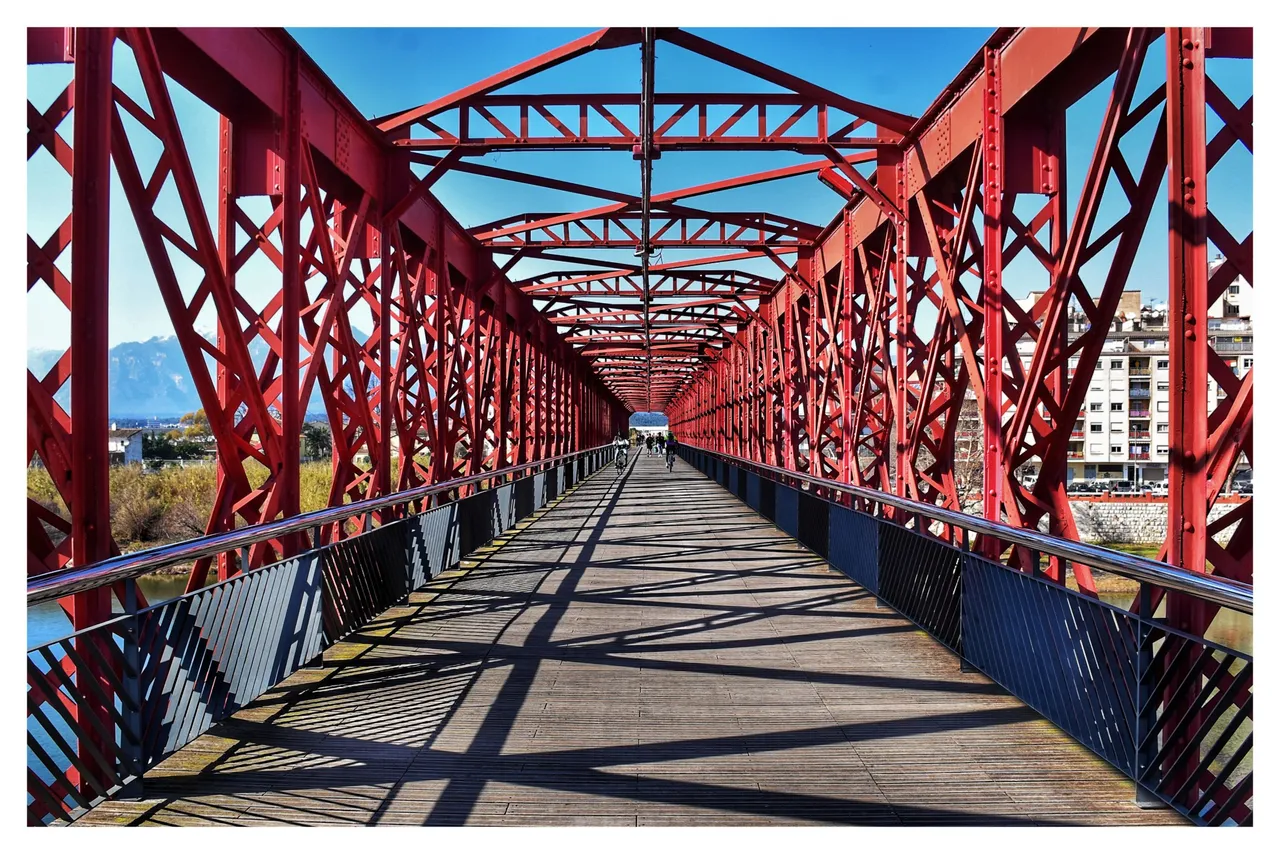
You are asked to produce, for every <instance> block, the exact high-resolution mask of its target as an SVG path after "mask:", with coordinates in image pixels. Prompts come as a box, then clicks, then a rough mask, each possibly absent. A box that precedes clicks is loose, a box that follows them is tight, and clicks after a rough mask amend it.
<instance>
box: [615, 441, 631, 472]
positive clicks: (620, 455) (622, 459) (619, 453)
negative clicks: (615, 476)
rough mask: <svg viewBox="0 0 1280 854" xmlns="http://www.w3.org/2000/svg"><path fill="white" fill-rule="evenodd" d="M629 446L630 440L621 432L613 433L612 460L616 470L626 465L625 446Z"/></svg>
mask: <svg viewBox="0 0 1280 854" xmlns="http://www.w3.org/2000/svg"><path fill="white" fill-rule="evenodd" d="M629 447H631V442H630V441H628V439H627V437H626V436H623V435H622V434H621V433H615V434H614V437H613V461H614V463H616V464H617V466H618V470H619V471H621V470H622V469H623V468H625V467H626V465H627V448H629Z"/></svg>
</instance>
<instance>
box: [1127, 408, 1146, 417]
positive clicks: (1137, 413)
mask: <svg viewBox="0 0 1280 854" xmlns="http://www.w3.org/2000/svg"><path fill="white" fill-rule="evenodd" d="M1150 417H1151V410H1150V409H1130V410H1129V418H1130V419H1134V418H1150Z"/></svg>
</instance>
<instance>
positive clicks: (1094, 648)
mask: <svg viewBox="0 0 1280 854" xmlns="http://www.w3.org/2000/svg"><path fill="white" fill-rule="evenodd" d="M963 606H964V608H963V610H964V614H963V619H962V628H961V632H962V636H963V638H964V658H965V660H966V661H967V662H969V663H970V664H971V665H972V666H974V667H976V668H978V669H979V670H981V671H982V672H983V673H985V674H986V675H988V676H990V677H991V678H992V679H993V680H995V681H996V682H997V683H999V684H1000V685H1001V686H1002V687H1004V688H1005V689H1006V690H1008V691H1009V693H1011V694H1013V695H1014V696H1016V697H1018V698H1019V699H1021V700H1022V701H1023V702H1025V703H1026V704H1027V705H1028V706H1030V707H1031V708H1033V709H1035V710H1036V711H1037V712H1039V713H1040V714H1042V715H1044V717H1046V718H1048V719H1049V720H1050V721H1052V722H1053V723H1055V724H1056V725H1058V726H1059V727H1061V728H1062V729H1063V730H1065V731H1066V732H1067V733H1069V734H1070V735H1072V736H1073V737H1075V738H1076V739H1077V740H1079V741H1080V742H1081V743H1083V744H1085V745H1086V746H1088V747H1089V748H1090V749H1092V750H1093V751H1094V752H1095V753H1097V754H1098V755H1100V756H1102V757H1103V758H1104V759H1106V760H1107V761H1109V762H1111V763H1112V764H1113V765H1115V766H1116V767H1118V768H1120V769H1121V770H1123V771H1124V772H1125V773H1127V774H1128V775H1129V776H1131V777H1132V776H1133V775H1134V773H1135V767H1136V764H1135V755H1134V744H1135V727H1136V715H1137V712H1136V705H1135V703H1136V697H1137V671H1136V667H1135V665H1136V662H1137V649H1138V620H1137V618H1136V617H1135V616H1134V615H1132V614H1130V613H1128V612H1126V611H1121V610H1120V609H1118V608H1113V607H1112V606H1110V605H1107V604H1105V603H1103V602H1099V601H1098V600H1096V599H1090V598H1089V597H1087V596H1082V595H1080V594H1077V593H1074V592H1073V591H1070V590H1067V589H1065V588H1062V587H1060V586H1058V585H1054V584H1050V583H1049V582H1046V581H1043V580H1041V579H1038V578H1034V577H1032V576H1030V575H1027V574H1025V573H1020V572H1012V571H1010V570H1009V568H1008V567H1005V566H1000V565H998V564H993V563H991V562H990V561H987V560H984V559H983V558H980V557H978V556H977V555H974V554H968V555H965V557H964V602H963Z"/></svg>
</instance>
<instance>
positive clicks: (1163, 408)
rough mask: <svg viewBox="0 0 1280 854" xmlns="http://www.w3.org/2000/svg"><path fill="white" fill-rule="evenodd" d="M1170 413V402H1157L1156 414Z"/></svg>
mask: <svg viewBox="0 0 1280 854" xmlns="http://www.w3.org/2000/svg"><path fill="white" fill-rule="evenodd" d="M1168 411H1169V401H1167V400H1157V401H1156V412H1168Z"/></svg>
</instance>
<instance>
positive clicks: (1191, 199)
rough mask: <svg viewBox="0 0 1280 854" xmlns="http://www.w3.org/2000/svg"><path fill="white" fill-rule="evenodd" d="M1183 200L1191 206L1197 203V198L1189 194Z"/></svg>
mask: <svg viewBox="0 0 1280 854" xmlns="http://www.w3.org/2000/svg"><path fill="white" fill-rule="evenodd" d="M1182 200H1183V201H1184V202H1186V203H1187V204H1189V205H1190V204H1193V203H1194V202H1195V200H1196V197H1195V196H1193V195H1191V194H1190V193H1187V194H1186V195H1185V196H1183V197H1182Z"/></svg>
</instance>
